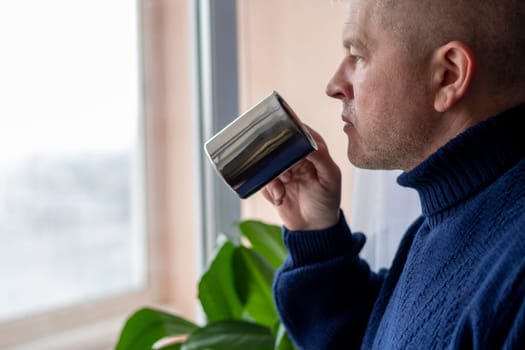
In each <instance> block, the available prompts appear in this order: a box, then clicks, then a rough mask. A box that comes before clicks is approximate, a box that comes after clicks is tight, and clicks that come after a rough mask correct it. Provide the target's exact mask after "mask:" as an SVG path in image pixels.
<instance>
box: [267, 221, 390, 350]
mask: <svg viewBox="0 0 525 350" xmlns="http://www.w3.org/2000/svg"><path fill="white" fill-rule="evenodd" d="M340 217H341V218H340V221H339V223H337V224H336V225H335V226H333V227H331V228H328V229H326V230H320V231H289V230H287V229H286V228H283V233H284V242H285V245H286V247H287V248H288V251H289V256H288V258H287V259H286V261H285V263H284V264H283V266H282V267H281V268H280V269H279V270H278V272H277V274H276V278H275V280H274V286H273V292H274V297H275V302H276V306H277V309H278V312H279V315H280V318H281V321H282V322H283V324H284V325H285V327H286V329H287V331H288V334H289V335H290V337H291V338H292V340H293V341H294V342H295V344H297V345H298V346H299V347H300V348H301V349H305V350H307V349H315V350H322V349H331V350H334V349H358V348H359V347H360V344H361V341H362V338H363V335H364V333H365V330H366V327H367V323H368V319H369V317H370V313H371V311H372V308H373V306H374V303H375V300H376V298H377V295H378V292H379V289H380V287H381V283H382V280H383V277H384V275H385V274H386V271H384V272H383V273H381V274H374V273H372V272H371V271H370V268H369V266H368V264H366V262H364V261H363V260H361V259H360V258H359V256H358V254H359V252H360V251H361V249H362V247H363V245H364V243H365V236H364V235H363V234H361V233H354V234H352V232H351V231H350V228H349V227H348V225H347V223H346V220H345V218H344V215H343V214H342V213H341V216H340Z"/></svg>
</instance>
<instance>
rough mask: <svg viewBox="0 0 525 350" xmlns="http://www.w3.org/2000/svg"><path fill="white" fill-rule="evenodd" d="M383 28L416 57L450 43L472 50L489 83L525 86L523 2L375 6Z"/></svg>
mask: <svg viewBox="0 0 525 350" xmlns="http://www.w3.org/2000/svg"><path fill="white" fill-rule="evenodd" d="M376 10H378V11H379V12H378V13H379V16H378V17H377V18H379V19H380V20H381V21H382V23H381V24H382V25H385V26H387V28H388V29H390V30H392V31H393V32H394V33H395V35H396V36H397V37H398V38H399V40H400V41H401V43H402V45H403V46H404V47H406V48H407V49H408V50H411V52H417V53H420V54H428V53H429V52H431V51H433V50H434V49H436V48H438V47H439V46H441V45H444V44H446V43H447V42H450V41H453V40H458V41H461V42H463V43H464V44H466V45H467V46H469V47H470V48H471V49H472V50H473V52H474V55H475V56H476V58H477V61H478V63H479V64H478V67H479V69H481V70H483V71H484V72H485V73H486V74H487V76H488V78H489V79H490V80H489V81H490V83H492V84H496V85H498V86H497V87H499V88H511V87H516V86H520V87H521V86H524V85H525V60H524V58H525V1H524V0H376Z"/></svg>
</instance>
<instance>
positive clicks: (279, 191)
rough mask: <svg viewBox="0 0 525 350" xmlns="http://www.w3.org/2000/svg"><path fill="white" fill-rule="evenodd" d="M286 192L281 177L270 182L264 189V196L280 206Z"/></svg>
mask: <svg viewBox="0 0 525 350" xmlns="http://www.w3.org/2000/svg"><path fill="white" fill-rule="evenodd" d="M285 193H286V191H285V187H284V185H283V183H282V182H281V180H279V179H276V180H273V181H272V182H270V183H269V184H268V185H266V187H264V189H263V191H262V194H263V196H264V198H266V199H267V200H268V201H270V202H272V203H273V205H275V206H279V205H281V204H282V203H283V199H284V195H285Z"/></svg>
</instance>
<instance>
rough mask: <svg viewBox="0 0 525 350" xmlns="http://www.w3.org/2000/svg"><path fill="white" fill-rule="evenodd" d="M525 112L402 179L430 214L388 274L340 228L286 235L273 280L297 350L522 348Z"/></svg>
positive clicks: (498, 120)
mask: <svg viewBox="0 0 525 350" xmlns="http://www.w3.org/2000/svg"><path fill="white" fill-rule="evenodd" d="M522 134H525V105H523V106H520V107H516V108H513V109H511V110H509V111H507V112H505V113H502V114H500V115H497V116H495V117H492V118H490V119H488V120H486V121H484V122H482V123H479V124H478V125H476V126H474V127H472V128H470V129H469V130H467V131H466V132H464V133H462V134H461V135H459V136H458V137H456V138H455V139H453V140H451V141H450V142H449V143H447V144H446V145H445V146H443V147H442V148H441V149H439V150H438V151H437V152H436V153H434V154H433V155H432V156H430V157H429V158H428V159H426V160H425V161H424V162H422V163H421V164H420V165H418V166H417V167H416V168H415V169H413V170H412V171H410V172H406V173H403V174H402V175H400V177H399V178H398V183H399V184H401V185H402V186H408V187H412V188H414V189H416V190H417V192H418V193H419V197H420V200H421V207H422V216H421V217H420V218H418V219H417V220H416V221H415V222H414V223H413V224H412V226H411V227H410V228H409V229H408V230H407V232H406V233H405V236H404V238H403V240H402V242H401V244H400V246H399V249H398V252H397V254H396V257H395V259H394V261H393V263H392V266H391V268H390V269H389V270H386V269H385V270H381V271H379V272H376V273H375V272H372V271H371V270H370V268H369V267H368V265H367V264H366V262H365V261H363V260H362V259H360V258H359V256H358V254H359V252H360V250H361V248H362V247H363V245H364V243H365V236H364V235H363V234H361V233H352V232H351V230H350V229H349V227H348V226H347V224H346V222H345V218H344V216H343V215H341V220H340V222H339V223H338V224H337V225H336V226H334V227H331V228H329V229H326V230H321V231H304V232H298V231H288V230H287V229H286V228H284V241H285V244H286V246H287V248H288V250H289V256H288V258H287V260H286V261H285V263H284V265H283V266H282V267H281V268H280V269H279V271H278V273H277V275H276V278H275V281H274V297H275V301H276V305H277V308H278V311H279V315H280V317H281V320H282V322H283V324H284V325H285V326H286V328H287V330H288V333H289V335H290V336H291V338H292V340H293V341H294V342H295V343H296V344H297V345H298V347H299V348H300V349H312V350H323V349H359V348H362V349H382V350H383V349H388V350H390V349H404V350H405V349H418V350H427V349H525V136H524V135H522Z"/></svg>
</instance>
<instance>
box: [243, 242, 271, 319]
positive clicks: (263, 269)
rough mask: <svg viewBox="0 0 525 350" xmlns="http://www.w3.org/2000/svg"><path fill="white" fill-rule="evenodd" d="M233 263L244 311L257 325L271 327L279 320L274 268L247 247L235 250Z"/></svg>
mask: <svg viewBox="0 0 525 350" xmlns="http://www.w3.org/2000/svg"><path fill="white" fill-rule="evenodd" d="M233 262H234V265H233V270H234V273H235V287H236V289H237V293H238V295H239V297H240V300H241V302H242V303H243V305H244V310H245V311H246V312H247V313H248V315H249V316H250V317H251V318H252V319H254V320H255V321H256V322H257V323H260V324H262V325H265V326H268V327H271V326H272V325H273V324H274V323H275V321H276V320H277V313H276V311H275V304H274V301H273V297H272V289H271V288H272V280H273V275H274V272H275V270H274V268H273V267H272V266H271V265H270V264H268V262H267V261H266V260H264V259H263V258H262V257H261V256H260V255H259V254H258V253H256V252H254V251H253V250H251V249H248V248H245V247H237V248H236V249H235V252H234V254H233Z"/></svg>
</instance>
